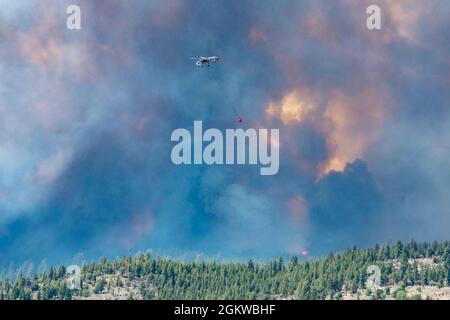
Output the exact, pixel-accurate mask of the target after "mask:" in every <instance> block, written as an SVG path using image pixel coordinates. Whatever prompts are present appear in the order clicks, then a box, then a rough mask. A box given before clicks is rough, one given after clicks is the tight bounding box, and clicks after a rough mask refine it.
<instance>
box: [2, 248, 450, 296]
mask: <svg viewBox="0 0 450 320" xmlns="http://www.w3.org/2000/svg"><path fill="white" fill-rule="evenodd" d="M449 250H450V244H449V242H445V243H437V242H432V243H416V242H415V241H411V242H410V243H407V244H404V243H402V242H397V243H396V244H395V245H377V246H375V247H374V248H370V249H357V248H356V247H353V248H350V249H348V250H346V251H344V252H342V253H337V254H329V255H328V256H326V257H324V258H322V259H317V260H316V259H314V260H311V259H309V260H306V261H302V262H299V260H298V258H297V257H295V256H294V257H292V258H291V259H290V260H289V261H287V262H285V261H284V260H283V259H282V258H279V259H276V260H273V261H270V262H268V263H265V264H256V263H254V262H253V261H252V260H249V261H248V262H247V263H216V262H176V261H171V260H167V259H161V258H153V257H151V256H150V254H141V255H138V256H136V257H125V258H122V259H116V260H113V261H108V260H107V259H105V258H102V259H101V260H100V261H99V262H95V263H88V264H85V265H83V266H82V272H81V289H74V290H71V289H69V288H68V286H67V274H66V268H65V267H64V266H59V267H56V268H50V269H49V270H48V271H46V272H43V273H41V274H37V275H35V276H32V277H24V276H21V275H20V276H19V277H18V278H17V279H15V280H14V281H11V280H9V279H3V280H2V281H0V299H13V300H15V299H23V300H27V299H44V300H47V299H72V298H75V297H77V296H83V297H89V296H92V295H94V294H101V293H107V292H111V289H114V288H121V287H123V286H124V282H129V281H135V282H137V283H139V288H138V293H139V296H140V298H142V299H325V298H332V299H339V298H340V297H341V295H342V291H343V290H344V291H348V292H352V293H354V294H356V293H357V292H360V291H361V290H365V286H366V281H367V278H368V276H369V275H368V274H367V267H368V266H370V265H376V266H378V267H379V268H380V270H381V277H380V281H381V286H382V287H387V286H392V285H399V286H400V287H401V288H404V287H405V286H411V285H432V286H439V287H442V286H448V285H449V282H450V254H449ZM423 258H429V260H428V261H431V263H420V264H419V263H418V261H417V260H418V259H423ZM105 279H108V281H106V280H105ZM368 294H371V293H370V292H369V293H368ZM386 294H389V292H386V291H380V290H379V291H378V292H376V293H373V295H374V296H375V297H376V298H379V299H382V298H385V296H386ZM394 296H395V295H394ZM403 296H404V294H403ZM398 297H399V298H400V297H401V295H400V292H399V293H398ZM129 298H130V299H131V298H135V297H134V296H130V297H129Z"/></svg>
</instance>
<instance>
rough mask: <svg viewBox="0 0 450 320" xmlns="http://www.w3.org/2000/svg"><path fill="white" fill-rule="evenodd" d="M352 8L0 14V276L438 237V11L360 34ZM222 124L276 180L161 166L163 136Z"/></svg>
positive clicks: (425, 10)
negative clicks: (259, 138) (157, 258)
mask: <svg viewBox="0 0 450 320" xmlns="http://www.w3.org/2000/svg"><path fill="white" fill-rule="evenodd" d="M74 2H76V3H77V4H79V5H80V6H81V8H82V19H83V20H82V29H81V30H80V31H70V30H67V29H66V28H65V19H66V13H65V9H66V7H67V6H68V5H69V4H73V3H74ZM369 4H371V3H370V1H356V0H341V1H333V2H330V1H325V0H323V1H295V2H293V1H287V0H286V1H283V0H282V1H271V0H270V1H269V0H263V1H238V0H236V1H235V0H230V1H220V2H219V1H194V0H183V1H181V0H167V1H162V0H161V1H159V0H154V1H138V0H132V1H127V2H123V1H118V0H117V1H116V0H111V1H81V0H80V1H66V0H64V1H51V0H46V1H39V2H38V1H32V0H29V1H16V2H11V1H0V7H1V8H2V10H1V12H0V40H1V45H0V72H1V74H2V76H1V77H0V168H1V169H0V264H2V265H4V264H7V263H9V261H10V260H17V261H21V260H26V259H32V260H39V259H42V258H47V259H49V260H50V261H57V260H64V259H70V257H72V256H73V255H74V254H76V253H78V252H84V253H85V254H86V256H92V257H94V256H96V255H120V254H124V253H128V252H130V251H136V250H144V249H147V248H153V249H155V250H160V251H161V252H166V253H170V252H175V251H176V252H183V251H195V252H204V253H205V254H208V255H216V254H218V253H220V254H221V255H223V256H250V255H252V256H258V257H267V256H274V255H279V254H301V253H302V252H305V250H308V251H309V252H310V253H311V254H313V255H318V254H321V253H323V252H326V251H328V250H334V249H342V248H344V247H346V246H349V245H352V244H356V245H370V244H373V243H375V242H377V241H378V242H379V241H387V240H397V239H398V238H401V239H409V238H417V239H418V240H431V239H433V240H434V239H444V238H446V237H448V230H450V218H449V215H448V208H449V203H448V202H449V200H448V199H449V197H448V194H447V193H448V191H447V190H448V189H449V187H450V185H449V181H450V179H449V178H450V171H449V169H448V168H449V165H448V159H449V156H450V145H449V143H448V141H449V136H450V127H449V124H448V116H449V111H448V110H449V109H448V105H449V103H450V93H449V92H450V91H449V90H448V87H449V85H450V60H449V57H450V54H449V53H450V41H449V40H450V39H449V36H448V34H449V33H448V32H447V30H449V27H450V20H449V19H448V18H449V17H450V5H449V4H446V3H443V2H442V1H438V0H435V1H420V0H408V1H406V0H402V1H400V0H399V1H395V2H394V1H379V5H380V6H381V8H382V14H383V30H381V31H369V30H367V29H366V17H367V16H366V8H367V6H368V5H369ZM199 55H219V56H220V57H221V62H220V63H219V64H217V65H214V67H212V68H204V69H198V68H195V67H194V66H193V65H192V61H190V60H189V59H188V58H189V57H192V56H199ZM238 115H239V116H242V117H243V118H244V119H245V122H244V124H243V126H244V128H247V127H249V128H250V127H254V128H279V129H280V146H279V147H280V172H279V174H278V175H276V176H273V177H261V176H260V175H259V171H258V169H257V168H255V167H245V166H236V167H233V166H231V167H227V166H220V167H207V166H187V167H176V166H174V165H173V164H172V163H171V161H170V150H171V147H172V145H171V143H170V134H171V132H172V130H174V129H176V128H180V127H182V128H188V129H192V125H193V121H194V120H203V123H204V126H207V127H215V128H220V129H225V128H232V127H235V126H236V125H237V124H236V121H235V119H236V117H237V116H238Z"/></svg>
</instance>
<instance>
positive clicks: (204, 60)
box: [190, 56, 220, 67]
mask: <svg viewBox="0 0 450 320" xmlns="http://www.w3.org/2000/svg"><path fill="white" fill-rule="evenodd" d="M190 59H192V60H196V62H195V65H196V66H197V67H204V66H205V65H206V66H208V67H209V66H211V63H216V62H219V60H220V58H219V57H217V56H212V57H197V58H196V57H192V58H190Z"/></svg>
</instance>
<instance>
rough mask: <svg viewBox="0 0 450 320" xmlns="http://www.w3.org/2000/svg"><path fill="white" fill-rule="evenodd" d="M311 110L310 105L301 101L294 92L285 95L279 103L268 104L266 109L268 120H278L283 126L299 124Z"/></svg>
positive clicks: (306, 101)
mask: <svg viewBox="0 0 450 320" xmlns="http://www.w3.org/2000/svg"><path fill="white" fill-rule="evenodd" d="M311 110H312V104H311V103H310V102H309V101H308V100H307V99H302V98H301V97H300V94H299V93H298V92H297V91H296V90H294V91H292V92H290V93H288V94H286V95H285V96H284V97H283V98H282V99H281V101H280V102H279V103H276V102H270V103H269V105H268V106H267V108H266V114H267V116H268V117H269V118H279V119H280V120H281V121H282V122H283V123H284V124H286V125H288V124H293V123H301V122H303V121H304V119H305V117H306V116H307V115H308V113H309V112H310V111H311Z"/></svg>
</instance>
